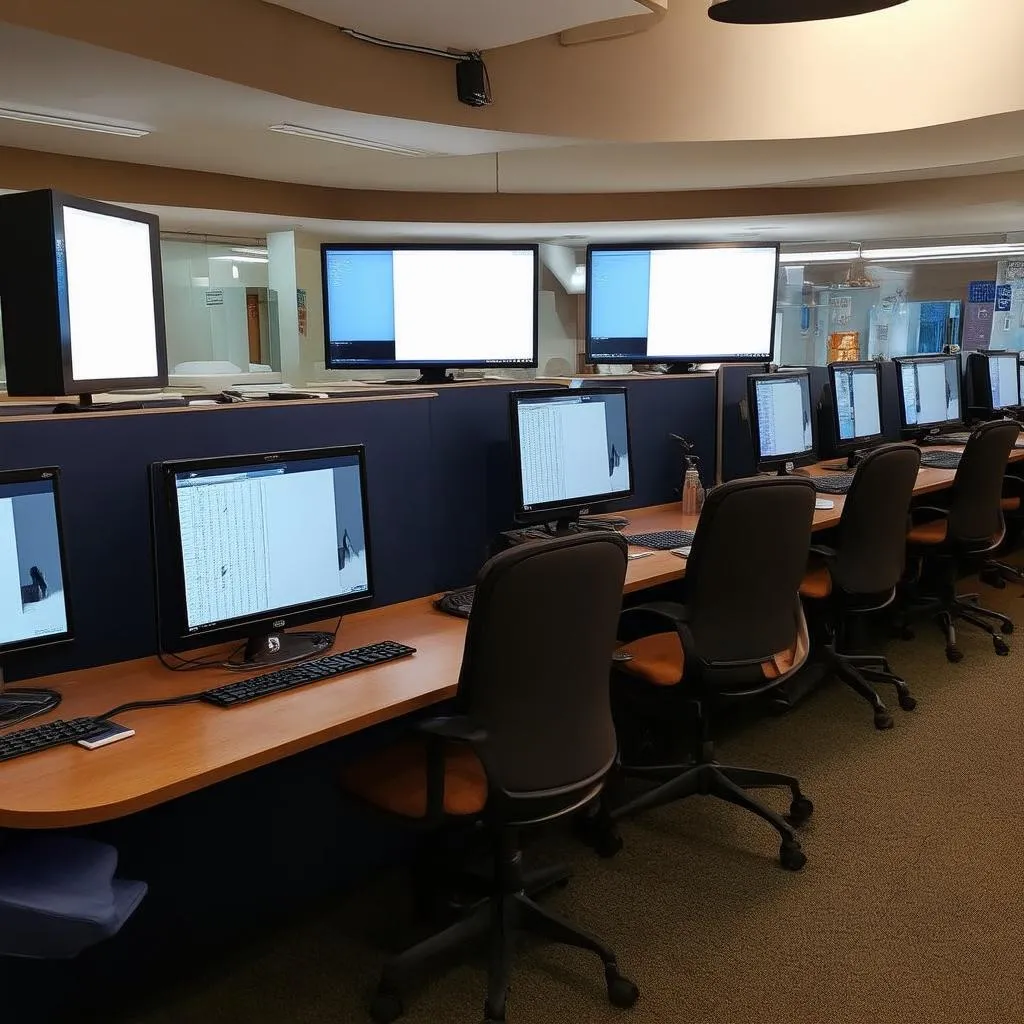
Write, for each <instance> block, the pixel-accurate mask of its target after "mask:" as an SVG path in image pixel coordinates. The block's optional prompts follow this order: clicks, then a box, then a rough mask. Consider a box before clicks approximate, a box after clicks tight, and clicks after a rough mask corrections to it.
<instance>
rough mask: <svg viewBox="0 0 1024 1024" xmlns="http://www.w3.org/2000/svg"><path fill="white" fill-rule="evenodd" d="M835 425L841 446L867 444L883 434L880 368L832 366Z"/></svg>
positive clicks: (866, 365) (852, 365)
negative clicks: (851, 443)
mask: <svg viewBox="0 0 1024 1024" xmlns="http://www.w3.org/2000/svg"><path fill="white" fill-rule="evenodd" d="M830 370H831V374H832V380H833V382H834V385H833V387H834V393H833V396H832V400H833V401H834V402H835V411H836V423H837V425H838V438H837V440H838V441H839V442H840V444H843V445H846V444H849V443H850V442H856V441H867V440H871V439H873V438H877V437H880V436H881V434H882V389H881V381H880V375H879V370H878V367H877V366H876V365H874V364H863V363H849V364H845V363H833V364H832V366H831V367H830Z"/></svg>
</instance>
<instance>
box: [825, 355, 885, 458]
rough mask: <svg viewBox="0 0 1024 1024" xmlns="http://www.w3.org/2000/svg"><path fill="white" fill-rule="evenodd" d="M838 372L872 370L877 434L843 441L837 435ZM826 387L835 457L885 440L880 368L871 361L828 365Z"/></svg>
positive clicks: (853, 361)
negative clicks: (827, 388) (875, 398)
mask: <svg viewBox="0 0 1024 1024" xmlns="http://www.w3.org/2000/svg"><path fill="white" fill-rule="evenodd" d="M840 370H873V371H874V374H875V383H876V385H877V393H878V433H877V434H871V435H870V436H865V437H856V438H849V439H843V438H842V437H841V436H840V434H839V429H840V428H839V394H838V391H837V389H836V373H837V371H840ZM828 386H829V394H830V397H831V399H832V432H833V435H834V439H835V451H836V454H837V455H849V454H850V453H852V452H855V451H860V450H861V449H862V448H871V447H872V446H874V445H878V444H881V443H882V442H883V441H884V440H885V425H884V423H883V422H882V418H883V411H884V407H883V404H882V367H881V365H880V364H879V363H877V362H875V361H874V360H871V359H864V360H851V361H849V362H839V363H829V365H828Z"/></svg>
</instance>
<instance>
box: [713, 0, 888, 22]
mask: <svg viewBox="0 0 1024 1024" xmlns="http://www.w3.org/2000/svg"><path fill="white" fill-rule="evenodd" d="M906 2H907V0H713V2H712V4H711V9H710V10H709V11H708V17H709V18H711V19H712V21H721V22H725V23H726V24H729V25H782V24H786V23H787V22H794V21H829V20H831V19H832V18H851V17H853V16H854V15H855V14H871V13H872V12H873V11H884V10H885V9H886V8H887V7H899V5H900V4H905V3H906Z"/></svg>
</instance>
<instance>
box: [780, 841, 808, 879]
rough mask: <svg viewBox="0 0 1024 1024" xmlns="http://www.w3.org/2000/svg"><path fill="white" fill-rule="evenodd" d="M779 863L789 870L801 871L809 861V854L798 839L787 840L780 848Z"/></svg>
mask: <svg viewBox="0 0 1024 1024" xmlns="http://www.w3.org/2000/svg"><path fill="white" fill-rule="evenodd" d="M779 863H780V864H781V865H782V866H783V867H784V868H785V869H786V870H787V871H799V870H800V869H801V868H802V867H803V866H804V865H805V864H806V863H807V854H805V853H804V851H803V850H801V849H800V844H799V843H798V842H796V840H791V841H790V840H787V841H786V842H784V843H783V844H782V846H781V847H780V849H779Z"/></svg>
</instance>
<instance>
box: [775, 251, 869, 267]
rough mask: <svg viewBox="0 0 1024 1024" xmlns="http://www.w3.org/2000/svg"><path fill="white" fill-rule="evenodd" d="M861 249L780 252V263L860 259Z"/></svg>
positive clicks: (836, 261) (831, 261) (834, 261)
mask: <svg viewBox="0 0 1024 1024" xmlns="http://www.w3.org/2000/svg"><path fill="white" fill-rule="evenodd" d="M860 255H861V253H860V249H830V250H828V251H820V252H819V251H814V252H783V253H780V254H779V262H780V263H797V264H801V263H845V262H846V261H847V260H856V259H860Z"/></svg>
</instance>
